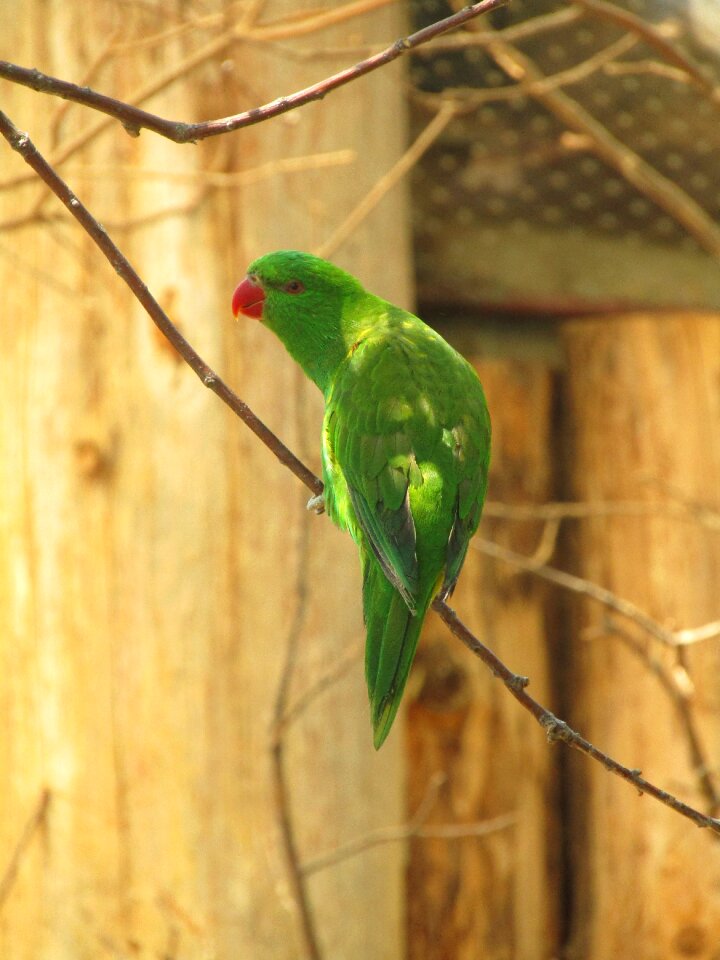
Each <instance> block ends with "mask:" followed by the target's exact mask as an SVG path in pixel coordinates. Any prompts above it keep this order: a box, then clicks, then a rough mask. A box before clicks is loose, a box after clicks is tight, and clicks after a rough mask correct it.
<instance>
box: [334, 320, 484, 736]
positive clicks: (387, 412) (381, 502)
mask: <svg viewBox="0 0 720 960" xmlns="http://www.w3.org/2000/svg"><path fill="white" fill-rule="evenodd" d="M389 319H390V321H391V322H390V323H380V324H378V323H376V324H375V325H374V326H373V327H372V328H371V330H370V331H369V332H368V333H367V334H366V335H364V336H363V337H362V338H360V339H359V340H358V342H357V343H356V344H354V345H353V348H352V349H351V351H350V353H349V354H348V356H347V358H346V360H345V362H344V363H343V364H342V365H341V367H340V368H339V370H338V371H337V374H336V376H335V378H334V381H333V384H332V388H331V390H330V391H329V393H328V396H327V397H326V414H325V424H324V431H323V437H324V443H323V465H324V474H325V479H326V501H327V505H328V512H329V513H330V515H331V516H332V517H333V519H334V520H335V521H336V522H338V523H339V524H340V525H341V526H344V527H346V528H347V529H349V530H350V532H351V533H352V535H353V536H354V538H355V540H356V541H357V542H358V543H359V544H360V546H361V548H362V549H363V550H365V551H366V553H367V554H370V555H371V557H374V559H375V560H376V561H377V564H378V565H379V568H380V570H381V571H382V574H383V575H384V578H386V580H387V581H388V582H389V584H391V585H392V587H393V588H394V590H395V591H397V593H398V594H399V595H400V597H401V598H402V601H403V603H402V604H400V606H398V604H397V603H395V602H394V601H393V600H392V595H393V592H392V591H390V592H389V593H388V591H387V590H385V589H384V588H383V587H382V583H381V582H380V581H378V577H377V576H375V575H374V574H373V573H372V559H370V560H368V561H367V563H366V576H365V584H364V614H365V622H366V624H367V626H368V640H367V648H366V672H367V679H368V687H369V691H370V698H371V705H372V714H373V723H374V725H375V730H376V745H377V744H378V743H379V742H382V739H384V736H385V735H386V734H387V731H388V730H389V728H390V725H391V723H392V720H393V718H394V716H395V712H396V711H397V706H398V704H399V701H400V696H401V694H402V690H403V687H404V685H405V681H406V679H407V674H408V672H409V669H410V665H411V663H412V658H413V655H414V652H415V647H416V645H417V639H418V635H419V632H420V627H421V626H422V620H423V618H424V616H425V612H426V610H427V607H428V605H429V604H430V602H431V601H432V599H433V597H434V596H435V594H436V593H438V592H441V593H442V594H443V595H445V594H447V593H448V592H449V591H450V590H451V589H452V587H453V585H454V583H455V581H456V580H457V576H458V574H459V572H460V567H461V566H462V562H463V559H464V557H465V553H466V551H467V545H468V540H469V539H470V537H471V536H472V533H473V532H474V531H475V528H476V527H477V523H478V520H479V517H480V509H481V506H482V500H483V497H484V494H485V487H486V482H487V467H488V455H489V421H488V418H487V410H486V408H485V401H484V397H483V394H482V388H481V387H480V384H479V381H478V380H477V377H476V375H475V373H474V371H473V370H472V369H471V368H470V367H469V365H468V364H467V363H466V361H465V360H463V359H462V358H461V357H460V356H459V355H458V354H457V353H456V352H455V351H454V350H452V348H450V347H449V346H448V344H446V343H445V341H443V340H442V339H441V338H440V337H439V336H438V335H437V334H435V333H434V332H433V331H432V330H430V328H428V327H426V326H425V325H424V324H422V323H421V321H419V320H417V318H415V317H411V316H410V315H408V314H405V313H403V312H402V311H400V310H397V313H396V315H395V316H394V317H393V316H392V315H391V316H390V318H389ZM381 579H382V578H381ZM398 599H399V598H398ZM403 610H404V612H403Z"/></svg>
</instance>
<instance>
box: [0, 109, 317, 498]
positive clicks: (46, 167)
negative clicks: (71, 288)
mask: <svg viewBox="0 0 720 960" xmlns="http://www.w3.org/2000/svg"><path fill="white" fill-rule="evenodd" d="M0 133H2V135H3V136H4V137H5V139H6V140H7V142H8V143H9V144H10V146H11V147H12V148H13V150H16V151H17V152H18V153H19V154H20V155H21V156H22V158H23V160H25V162H26V163H27V164H29V166H30V167H32V169H33V170H34V171H35V173H36V174H37V175H38V176H39V177H40V178H41V179H42V180H44V181H45V183H46V184H47V185H48V186H49V187H50V189H51V190H52V191H53V193H54V194H55V195H56V196H57V197H58V198H59V199H60V200H61V201H62V203H63V204H64V205H65V206H66V207H67V209H68V210H69V211H70V213H71V214H72V215H73V217H75V219H76V220H77V221H78V223H79V224H80V225H81V226H82V228H83V229H84V230H85V231H86V233H88V235H89V236H90V237H91V238H92V239H93V240H94V241H95V243H96V244H97V246H98V247H99V248H100V250H101V251H102V252H103V254H104V255H105V257H106V258H107V259H108V260H109V261H110V263H111V264H112V266H113V267H114V269H115V271H116V273H117V274H118V276H120V277H121V279H122V280H124V282H125V283H126V284H127V286H128V287H129V288H130V290H131V291H132V293H133V295H134V296H135V297H136V298H137V299H138V301H139V302H140V303H141V304H142V306H143V307H144V309H145V310H146V311H147V313H148V314H149V316H150V318H151V319H152V321H153V323H155V325H156V326H157V327H158V329H159V330H160V332H161V333H162V334H163V335H164V336H165V337H167V339H168V340H169V341H170V343H171V344H172V345H173V347H175V349H176V350H177V352H178V353H179V354H180V356H181V357H182V358H183V360H184V361H185V362H186V363H187V364H188V366H189V367H190V368H191V369H192V370H193V371H194V372H195V373H196V374H197V376H198V377H199V378H200V380H201V381H202V382H203V383H204V385H205V386H206V387H207V388H208V389H209V390H212V392H213V393H215V394H216V395H217V396H218V397H220V399H221V400H222V401H223V403H225V404H227V406H228V407H230V409H231V410H232V411H233V413H235V414H237V416H238V417H240V419H241V420H242V421H243V423H245V424H246V425H247V426H248V427H250V429H251V430H252V431H253V433H254V434H255V435H256V436H257V437H258V438H259V439H260V440H262V442H263V443H264V444H265V445H266V446H267V447H269V448H270V450H272V452H273V453H274V454H275V456H276V457H277V458H278V459H279V460H280V461H281V463H284V464H285V465H286V466H287V467H288V469H290V470H292V472H293V473H294V474H295V476H296V477H297V478H298V479H299V480H302V482H303V483H304V484H305V485H306V486H307V487H308V488H309V489H310V490H312V491H313V493H316V494H317V493H320V492H321V491H322V483H321V482H320V480H319V479H318V478H317V477H316V476H315V475H314V474H313V473H312V472H311V471H310V470H308V468H307V467H306V466H305V464H304V463H302V462H301V461H300V460H299V459H298V458H297V457H296V456H295V454H294V453H293V452H292V451H291V450H289V449H288V448H287V447H286V446H285V444H284V443H282V442H281V441H280V439H279V438H278V437H276V436H275V434H274V433H273V432H272V431H271V430H270V429H269V428H268V427H267V426H265V424H264V423H263V422H262V420H260V419H259V417H257V416H256V415H255V414H254V413H253V411H252V410H251V409H250V407H248V405H247V404H246V403H245V402H244V401H243V400H241V399H240V397H238V395H237V394H236V393H235V392H234V391H233V390H231V389H230V387H228V385H227V384H226V383H225V382H224V381H223V380H221V379H220V377H219V376H218V375H217V374H216V373H215V371H214V370H212V369H211V368H210V367H209V366H208V365H207V364H206V363H205V361H204V360H203V359H202V357H200V355H199V354H198V353H197V351H196V350H195V349H194V347H192V346H191V345H190V343H189V342H188V341H187V340H186V339H185V337H183V335H182V334H181V333H180V331H179V330H178V329H177V327H175V326H174V324H173V323H172V321H171V320H170V318H169V317H168V315H167V314H166V313H165V311H164V310H163V309H162V307H161V306H160V304H159V303H158V302H157V300H156V299H155V298H154V297H153V295H152V294H151V293H150V291H149V290H148V288H147V286H146V285H145V284H144V283H143V281H142V280H141V279H140V277H139V275H138V273H137V272H136V270H135V269H134V268H133V266H132V264H131V263H130V261H129V260H128V259H127V257H126V256H125V254H124V253H122V252H121V250H120V249H119V248H118V247H117V246H116V244H115V243H113V241H112V240H111V239H110V237H109V235H108V233H107V231H106V230H105V229H104V228H103V227H102V226H101V225H100V224H99V223H98V222H97V220H95V218H94V217H93V216H92V214H91V213H90V212H89V210H88V209H87V207H85V206H84V204H82V203H81V202H80V200H79V199H78V197H76V196H75V194H74V193H73V192H72V190H71V189H70V188H69V187H68V185H67V184H66V183H65V181H64V180H62V179H61V177H59V176H58V174H57V173H56V172H55V171H54V170H53V168H52V167H51V166H50V164H49V163H48V162H47V161H46V160H45V159H44V157H43V156H42V155H41V154H40V152H39V151H38V150H37V148H36V147H35V145H34V144H33V143H32V141H31V140H30V138H29V137H28V136H27V134H25V133H22V132H21V131H20V130H18V128H17V127H16V126H15V124H14V123H12V121H11V120H10V119H9V117H7V116H6V115H5V114H4V113H3V112H2V111H0Z"/></svg>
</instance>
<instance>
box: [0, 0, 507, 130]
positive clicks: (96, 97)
mask: <svg viewBox="0 0 720 960" xmlns="http://www.w3.org/2000/svg"><path fill="white" fill-rule="evenodd" d="M508 2H509V0H481V2H480V3H474V4H472V5H471V6H469V7H464V8H463V9H462V10H459V11H458V12H457V13H454V14H452V15H451V16H449V17H446V18H445V19H444V20H438V21H437V22H436V23H433V24H430V26H428V27H424V28H423V29H422V30H418V31H416V32H415V33H412V34H410V35H409V36H407V37H403V38H401V39H400V40H396V41H395V43H393V44H391V45H390V46H389V47H387V48H386V49H385V50H383V51H382V52H380V53H376V54H374V55H373V56H371V57H368V58H367V59H365V60H361V61H360V62H359V63H356V64H355V65H354V66H352V67H347V68H346V69H345V70H341V71H340V72H339V73H335V74H333V75H332V76H330V77H326V78H325V79H324V80H321V81H319V82H318V83H314V84H312V86H309V87H305V89H303V90H298V91H296V92H295V93H291V94H289V95H288V96H285V97H280V98H278V99H277V100H273V101H271V102H270V103H266V104H265V105H264V106H261V107H253V109H252V110H246V111H245V112H244V113H238V114H235V115H234V116H231V117H224V118H222V119H219V120H207V121H203V122H201V123H185V122H183V121H179V120H168V119H165V118H163V117H160V116H157V115H156V114H154V113H149V112H148V111H147V110H142V109H141V108H139V107H134V106H131V105H130V104H128V103H124V102H123V101H121V100H117V99H116V98H115V97H109V96H107V95H106V94H103V93H98V92H97V91H95V90H91V89H89V88H87V87H80V86H78V85H77V84H75V83H70V82H68V81H67V80H61V79H59V78H58V77H51V76H49V75H48V74H45V73H41V72H40V71H39V70H34V69H30V68H28V67H20V66H18V65H17V64H13V63H8V62H7V61H5V60H2V61H0V77H4V78H5V79H6V80H11V81H12V82H13V83H18V84H20V85H22V86H25V87H30V88H31V89H33V90H38V91H41V92H43V93H49V94H51V95H53V96H58V97H62V98H63V99H66V100H73V101H75V102H76V103H82V104H84V105H85V106H86V107H90V108H91V109H93V110H98V111H99V112H100V113H104V114H107V116H110V117H114V118H115V119H116V120H119V121H120V123H122V125H123V126H124V127H125V129H126V130H127V131H128V133H131V134H132V135H134V136H136V135H137V134H139V133H140V131H141V130H142V129H147V130H152V131H153V132H154V133H157V134H159V135H160V136H163V137H167V138H168V139H169V140H172V141H174V142H175V143H196V142H197V141H198V140H204V139H206V138H207V137H214V136H218V135H219V134H223V133H230V132H231V131H233V130H240V129H241V128H242V127H249V126H251V125H253V124H256V123H262V122H263V121H265V120H269V119H271V118H272V117H277V116H279V115H280V114H283V113H288V112H289V111H290V110H296V109H297V108H298V107H302V106H304V105H305V104H306V103H311V102H312V101H314V100H322V98H323V97H325V96H327V94H328V93H331V92H332V91H333V90H337V89H338V88H339V87H342V86H345V84H347V83H351V82H352V81H354V80H357V79H358V78H359V77H363V76H365V75H366V74H368V73H372V72H373V71H374V70H377V69H379V68H380V67H384V66H386V65H387V64H388V63H392V61H393V60H397V58H398V57H400V56H402V55H403V54H405V53H407V52H408V51H410V50H413V49H414V48H415V47H419V46H420V45H421V44H423V43H428V42H429V41H430V40H433V39H434V38H435V37H439V36H441V35H442V34H444V33H447V32H448V31H449V30H455V29H457V28H458V27H460V26H462V25H463V24H465V23H467V22H468V21H470V20H472V19H473V18H475V17H479V16H480V15H481V14H484V13H488V12H489V11H491V10H495V9H497V8H498V7H501V6H504V5H505V4H506V3H508Z"/></svg>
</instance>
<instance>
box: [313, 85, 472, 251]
mask: <svg viewBox="0 0 720 960" xmlns="http://www.w3.org/2000/svg"><path fill="white" fill-rule="evenodd" d="M456 112H457V111H456V109H455V105H454V104H453V103H452V102H451V101H445V102H444V103H443V104H442V105H441V107H440V109H439V110H438V112H437V113H436V115H435V116H434V117H433V119H432V120H431V121H430V123H429V124H428V125H427V126H426V127H425V129H424V130H423V131H422V133H421V134H420V135H419V136H418V137H417V139H416V140H415V141H414V143H412V144H411V145H410V147H408V149H407V150H406V151H405V153H404V154H403V155H402V156H401V157H400V159H399V160H397V161H396V163H395V164H393V166H392V168H391V169H390V170H388V172H387V173H386V174H385V175H384V176H383V177H381V178H380V180H378V182H377V183H376V184H375V186H374V187H373V188H372V189H371V190H370V191H369V192H368V193H367V194H366V195H365V196H364V197H363V199H362V200H361V201H360V203H358V205H357V206H356V207H355V209H354V210H352V211H351V213H350V214H349V215H348V216H347V217H346V219H345V220H343V222H342V223H341V224H340V225H339V227H338V228H337V229H336V230H335V232H334V233H333V234H332V236H330V237H329V238H328V239H327V240H326V241H325V243H323V244H321V245H320V247H319V248H318V249H317V250H316V251H315V252H316V253H317V255H318V256H320V257H329V256H332V254H333V253H334V252H335V251H336V250H337V248H338V247H339V246H341V245H342V244H343V243H344V242H345V240H347V238H348V237H349V236H350V235H351V234H352V233H353V232H354V231H355V230H356V229H357V228H358V226H359V225H360V224H361V223H362V222H363V220H364V219H365V218H366V217H367V216H368V215H369V214H370V213H372V211H373V210H374V209H375V207H376V206H377V205H378V203H380V201H381V200H382V198H383V197H384V196H385V195H386V193H388V191H389V190H391V189H392V188H393V187H394V186H395V184H396V183H398V181H400V180H401V179H402V178H403V177H404V176H405V174H406V173H407V172H408V171H409V170H411V169H412V168H413V166H414V165H415V164H416V163H417V162H418V160H419V159H420V157H422V155H423V154H424V153H425V152H426V151H427V150H429V149H430V147H431V146H432V145H433V143H435V141H436V140H437V138H438V137H439V136H440V134H441V133H442V132H443V130H444V129H445V128H446V127H447V125H448V124H449V123H450V121H451V120H452V119H453V117H454V116H455V115H456Z"/></svg>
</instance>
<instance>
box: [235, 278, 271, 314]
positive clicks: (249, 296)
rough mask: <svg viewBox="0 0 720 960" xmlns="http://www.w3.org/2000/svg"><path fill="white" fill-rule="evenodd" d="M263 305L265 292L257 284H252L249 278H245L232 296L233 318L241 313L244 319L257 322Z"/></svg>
mask: <svg viewBox="0 0 720 960" xmlns="http://www.w3.org/2000/svg"><path fill="white" fill-rule="evenodd" d="M264 303H265V291H264V290H263V288H262V287H261V286H260V285H259V284H257V283H253V282H252V280H251V279H250V277H245V279H244V280H243V282H242V283H241V284H240V285H239V286H238V288H237V289H236V290H235V293H234V294H233V298H232V312H233V316H235V317H237V315H238V314H239V313H242V314H244V315H245V316H246V317H252V318H253V319H255V320H259V319H260V317H262V313H263V304H264Z"/></svg>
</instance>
